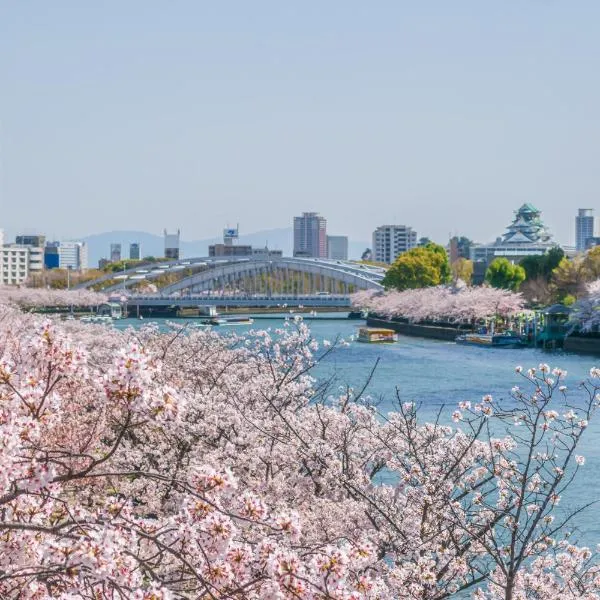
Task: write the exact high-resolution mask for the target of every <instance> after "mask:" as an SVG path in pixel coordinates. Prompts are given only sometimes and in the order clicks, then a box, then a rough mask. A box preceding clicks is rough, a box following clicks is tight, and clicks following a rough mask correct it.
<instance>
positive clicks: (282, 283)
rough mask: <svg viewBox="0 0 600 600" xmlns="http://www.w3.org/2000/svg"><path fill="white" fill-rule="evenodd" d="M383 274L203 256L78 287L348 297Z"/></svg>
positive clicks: (314, 263)
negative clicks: (147, 287)
mask: <svg viewBox="0 0 600 600" xmlns="http://www.w3.org/2000/svg"><path fill="white" fill-rule="evenodd" d="M384 275H385V269H383V268H381V267H376V266H371V265H365V264H361V263H355V262H351V261H338V260H329V259H315V258H296V257H294V258H292V257H273V256H264V257H263V256H260V257H250V256H249V257H231V258H223V257H209V258H206V257H203V258H188V259H181V260H177V261H171V262H164V263H154V264H152V265H146V266H137V267H135V268H131V269H128V270H125V271H122V272H119V273H108V274H107V275H105V276H103V277H101V278H98V279H95V280H93V281H88V282H85V283H83V284H80V285H79V286H78V287H80V288H89V287H92V286H93V287H94V288H95V289H101V290H102V291H104V292H109V293H110V292H118V291H119V290H123V291H124V290H126V289H127V288H130V287H132V286H134V289H135V288H136V287H137V288H143V282H149V283H155V284H156V285H157V287H158V288H159V291H160V295H161V296H162V297H172V298H175V297H181V296H182V295H184V294H185V295H193V294H209V295H214V294H221V295H222V294H224V293H229V294H236V295H240V294H242V295H243V294H245V295H248V296H250V295H256V294H262V295H265V294H266V295H268V296H270V295H278V294H288V295H298V296H305V295H307V294H319V293H321V294H323V293H327V294H336V295H338V294H339V295H348V294H349V293H351V292H353V291H357V290H366V289H374V290H380V289H382V285H381V281H382V279H383V277H384ZM103 284H105V285H103ZM131 291H134V290H131ZM140 291H141V289H140ZM134 295H135V292H134Z"/></svg>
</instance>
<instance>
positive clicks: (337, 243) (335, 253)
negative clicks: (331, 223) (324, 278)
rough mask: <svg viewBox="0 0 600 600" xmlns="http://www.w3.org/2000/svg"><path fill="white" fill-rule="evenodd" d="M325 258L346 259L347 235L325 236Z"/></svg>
mask: <svg viewBox="0 0 600 600" xmlns="http://www.w3.org/2000/svg"><path fill="white" fill-rule="evenodd" d="M327 258H332V259H334V260H348V236H345V235H328V236H327Z"/></svg>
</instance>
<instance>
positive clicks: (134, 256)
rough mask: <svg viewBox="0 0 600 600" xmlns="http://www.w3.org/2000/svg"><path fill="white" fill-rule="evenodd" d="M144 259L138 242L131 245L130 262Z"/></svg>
mask: <svg viewBox="0 0 600 600" xmlns="http://www.w3.org/2000/svg"><path fill="white" fill-rule="evenodd" d="M141 258H142V249H141V246H140V245H139V244H138V243H137V242H132V243H131V244H129V260H140V259H141Z"/></svg>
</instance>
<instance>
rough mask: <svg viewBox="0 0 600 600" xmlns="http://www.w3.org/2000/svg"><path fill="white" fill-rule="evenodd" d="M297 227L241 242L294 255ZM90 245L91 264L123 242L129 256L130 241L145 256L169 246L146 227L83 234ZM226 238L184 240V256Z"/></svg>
mask: <svg viewBox="0 0 600 600" xmlns="http://www.w3.org/2000/svg"><path fill="white" fill-rule="evenodd" d="M293 237H294V236H293V230H292V228H291V227H285V228H281V229H269V230H266V231H257V232H256V233H248V234H245V235H241V236H240V239H239V243H240V244H250V245H252V246H254V247H256V248H262V247H264V246H265V245H267V246H268V247H269V248H270V249H272V250H282V251H283V255H284V256H291V255H292V250H293ZM82 239H83V241H85V242H87V245H88V262H89V265H90V267H96V266H97V265H98V261H99V260H100V259H101V258H109V257H110V245H111V244H121V256H122V257H123V258H129V244H131V243H132V242H136V243H138V244H140V245H141V247H142V248H141V249H142V256H163V255H164V250H165V244H164V238H163V236H162V235H154V234H152V233H147V232H145V231H110V232H107V233H98V234H95V235H89V236H87V237H84V238H82ZM222 241H223V240H222V238H210V239H205V240H194V241H186V240H181V256H182V257H186V256H187V257H190V258H191V257H198V256H208V247H209V246H210V244H218V243H221V242H222ZM367 247H370V244H369V243H368V242H353V241H351V240H350V241H349V243H348V253H349V257H350V258H351V259H357V258H360V255H361V254H362V253H363V252H364V250H365V248H367Z"/></svg>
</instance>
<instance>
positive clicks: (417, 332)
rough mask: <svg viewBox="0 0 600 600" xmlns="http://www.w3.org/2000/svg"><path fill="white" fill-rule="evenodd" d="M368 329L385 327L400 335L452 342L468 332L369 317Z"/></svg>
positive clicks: (455, 328)
mask: <svg viewBox="0 0 600 600" xmlns="http://www.w3.org/2000/svg"><path fill="white" fill-rule="evenodd" d="M367 325H368V326H369V327H385V328H386V329H393V330H394V331H395V332H396V333H399V334H401V335H412V336H415V337H423V338H429V339H434V340H445V341H451V342H453V341H454V340H455V339H456V336H457V335H459V334H461V333H465V331H470V330H465V329H462V330H459V329H458V327H440V326H438V325H420V324H415V323H406V322H402V321H387V320H386V319H377V318H374V317H369V318H368V319H367Z"/></svg>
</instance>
